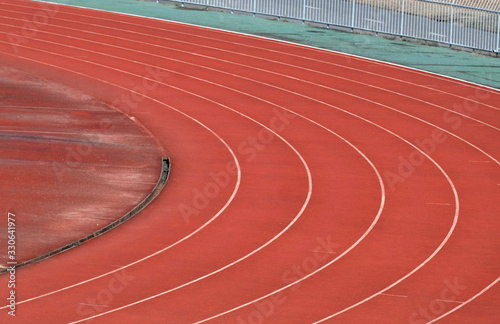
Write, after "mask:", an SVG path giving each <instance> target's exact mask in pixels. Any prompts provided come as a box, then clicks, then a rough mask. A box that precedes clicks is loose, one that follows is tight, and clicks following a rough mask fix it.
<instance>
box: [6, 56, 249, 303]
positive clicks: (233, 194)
mask: <svg viewBox="0 0 500 324" xmlns="http://www.w3.org/2000/svg"><path fill="white" fill-rule="evenodd" d="M24 59H26V58H24ZM26 60H30V61H34V62H38V63H42V64H45V65H48V66H51V67H54V68H58V69H63V68H60V67H57V66H54V65H50V64H46V63H43V62H40V61H36V60H31V59H26ZM63 70H66V69H63ZM68 71H69V70H68ZM70 72H73V73H77V74H81V75H84V74H83V73H78V72H74V71H70ZM94 79H96V80H98V81H100V82H103V83H108V84H111V83H109V82H106V81H104V80H99V79H97V78H94ZM111 85H113V86H116V87H118V88H121V89H124V90H129V91H131V92H135V91H132V90H130V89H127V88H124V87H120V86H118V85H114V84H111ZM135 93H136V94H137V95H141V96H142V95H143V94H141V93H138V92H135ZM145 97H146V96H145ZM148 98H149V99H150V100H152V101H154V102H157V103H159V104H160V105H162V106H165V107H166V108H168V109H171V110H173V111H176V112H178V113H179V114H181V115H183V116H185V117H187V118H189V119H191V120H192V121H194V122H195V123H197V124H199V125H200V126H202V127H203V128H205V129H206V130H208V131H209V132H210V133H212V134H213V135H214V136H215V137H217V139H218V140H219V141H221V143H222V144H223V145H224V146H225V147H226V148H227V150H228V151H229V152H230V154H231V156H232V158H233V160H234V162H235V164H236V168H237V173H238V176H237V180H236V184H235V187H234V189H233V192H232V194H231V196H230V197H229V199H228V201H227V202H226V204H225V205H224V206H223V207H222V208H221V209H220V210H219V211H218V212H217V213H216V214H215V215H214V216H213V217H212V218H211V219H209V220H208V221H207V222H206V223H204V224H203V225H202V226H201V227H199V228H197V229H196V230H195V231H193V232H192V233H190V234H189V235H187V236H185V237H183V238H182V239H180V240H178V241H177V242H175V243H172V244H171V245H169V246H167V247H165V248H163V249H161V250H158V251H156V252H154V253H152V254H150V255H147V256H145V257H144V258H141V259H139V260H136V261H134V262H132V263H129V264H127V265H125V266H122V267H120V268H117V269H114V270H111V271H108V272H106V273H104V274H101V275H99V276H95V277H92V278H89V279H87V280H83V281H81V282H78V283H75V284H73V285H70V286H66V287H63V288H61V289H58V290H54V291H51V292H48V293H46V294H43V295H39V296H36V297H33V298H29V299H25V300H20V301H17V304H23V303H26V302H29V301H32V300H35V299H39V298H42V297H47V296H50V295H53V294H55V293H58V292H62V291H64V290H68V289H70V288H74V287H77V286H80V285H82V284H85V283H88V282H91V281H94V280H97V279H99V278H103V277H105V276H108V275H111V274H113V273H116V272H118V271H121V270H124V269H126V268H128V267H131V266H133V265H135V264H138V263H140V262H143V261H145V260H147V259H150V258H152V257H154V256H156V255H158V254H160V253H162V252H165V251H167V250H169V249H171V248H173V247H174V246H176V245H178V244H180V243H182V242H183V241H185V240H187V239H189V238H191V237H192V236H194V235H195V234H196V233H198V232H199V231H201V230H202V229H203V228H205V227H207V226H208V225H209V224H210V223H212V222H213V221H214V220H215V219H216V218H217V217H219V216H220V215H221V214H222V213H223V212H224V211H225V210H226V209H227V207H228V206H229V205H230V204H231V202H232V201H233V200H234V198H235V196H236V193H237V192H238V189H239V187H240V184H241V167H240V163H239V161H238V158H237V157H236V154H235V153H234V151H233V150H232V149H231V147H230V146H229V145H228V144H227V143H226V142H225V141H224V140H223V139H222V138H221V137H220V136H219V135H218V134H217V133H215V132H214V131H213V130H212V129H210V128H209V127H208V126H206V125H205V124H203V123H202V122H200V121H198V120H197V119H195V118H193V117H191V116H189V115H187V114H186V113H184V112H182V111H181V110H178V109H176V108H174V107H172V106H169V105H167V104H165V103H163V102H161V101H159V100H156V99H153V98H150V97H148ZM7 307H8V306H3V307H0V309H4V308H7Z"/></svg>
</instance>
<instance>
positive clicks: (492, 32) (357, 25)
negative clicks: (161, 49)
mask: <svg viewBox="0 0 500 324" xmlns="http://www.w3.org/2000/svg"><path fill="white" fill-rule="evenodd" d="M172 1H173V2H178V3H181V4H186V3H189V4H197V5H202V6H209V7H215V8H222V9H229V10H234V11H242V12H249V13H253V14H262V15H269V16H275V17H282V18H291V19H298V20H302V21H304V22H306V21H307V22H318V23H323V24H327V25H336V26H343V27H348V28H352V29H361V30H369V31H373V32H377V33H386V34H392V35H398V36H404V37H410V38H419V39H425V40H430V41H436V42H440V43H445V44H450V45H458V46H463V47H468V48H474V49H480V50H485V51H491V52H497V53H498V52H500V1H499V0H172Z"/></svg>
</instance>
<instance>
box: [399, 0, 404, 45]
mask: <svg viewBox="0 0 500 324" xmlns="http://www.w3.org/2000/svg"><path fill="white" fill-rule="evenodd" d="M404 20H405V0H403V3H402V4H401V31H400V32H399V34H400V35H401V36H403V32H404Z"/></svg>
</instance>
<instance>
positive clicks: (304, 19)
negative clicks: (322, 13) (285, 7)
mask: <svg viewBox="0 0 500 324" xmlns="http://www.w3.org/2000/svg"><path fill="white" fill-rule="evenodd" d="M302 23H303V24H305V23H306V0H304V1H302Z"/></svg>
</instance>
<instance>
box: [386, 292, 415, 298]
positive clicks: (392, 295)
mask: <svg viewBox="0 0 500 324" xmlns="http://www.w3.org/2000/svg"><path fill="white" fill-rule="evenodd" d="M380 295H381V296H389V297H398V298H408V296H405V295H395V294H387V293H383V294H380Z"/></svg>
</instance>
